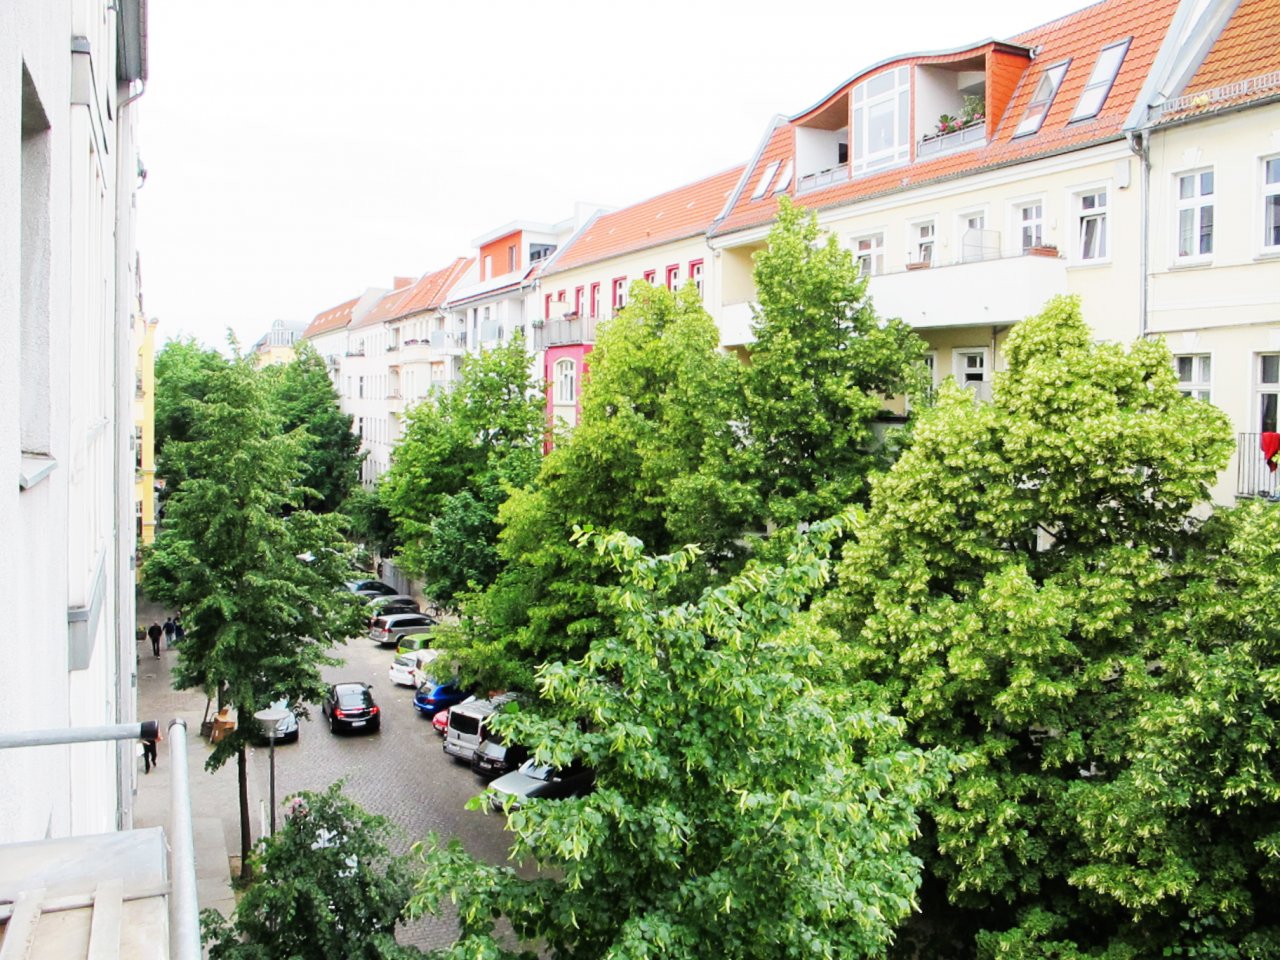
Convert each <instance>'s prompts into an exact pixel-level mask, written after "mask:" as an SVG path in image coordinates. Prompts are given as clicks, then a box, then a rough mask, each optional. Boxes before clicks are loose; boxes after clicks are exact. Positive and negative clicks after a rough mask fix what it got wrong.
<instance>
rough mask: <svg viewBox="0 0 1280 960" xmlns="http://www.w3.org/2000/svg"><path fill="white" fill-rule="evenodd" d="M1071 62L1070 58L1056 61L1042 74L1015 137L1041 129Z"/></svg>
mask: <svg viewBox="0 0 1280 960" xmlns="http://www.w3.org/2000/svg"><path fill="white" fill-rule="evenodd" d="M1070 64H1071V61H1070V60H1064V61H1063V62H1062V63H1055V64H1054V65H1053V66H1052V67H1046V68H1045V71H1044V73H1042V74H1040V82H1039V83H1038V84H1036V92H1035V93H1034V94H1033V95H1032V97H1031V102H1030V103H1028V104H1027V112H1026V113H1024V114H1023V115H1022V122H1021V123H1019V124H1018V129H1017V130H1015V131H1014V133H1013V135H1014V136H1015V137H1021V136H1025V135H1026V134H1028V133H1035V132H1036V131H1037V130H1039V129H1040V126H1041V125H1042V124H1043V123H1044V118H1045V117H1046V116H1048V114H1049V107H1050V106H1052V105H1053V98H1054V97H1055V96H1056V95H1057V93H1058V88H1059V87H1060V86H1062V78H1063V77H1065V76H1066V75H1067V67H1068V66H1070Z"/></svg>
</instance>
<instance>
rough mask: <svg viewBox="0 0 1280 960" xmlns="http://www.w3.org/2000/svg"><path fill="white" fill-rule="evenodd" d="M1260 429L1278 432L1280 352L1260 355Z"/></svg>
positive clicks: (1258, 388) (1264, 431)
mask: <svg viewBox="0 0 1280 960" xmlns="http://www.w3.org/2000/svg"><path fill="white" fill-rule="evenodd" d="M1257 391H1258V430H1259V431H1260V432H1262V433H1275V432H1277V425H1278V423H1280V418H1278V417H1277V412H1278V411H1280V353H1262V354H1259V355H1258V382H1257Z"/></svg>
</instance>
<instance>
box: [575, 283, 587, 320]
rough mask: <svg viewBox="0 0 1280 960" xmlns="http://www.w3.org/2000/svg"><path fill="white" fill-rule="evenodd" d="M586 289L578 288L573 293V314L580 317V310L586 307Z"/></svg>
mask: <svg viewBox="0 0 1280 960" xmlns="http://www.w3.org/2000/svg"><path fill="white" fill-rule="evenodd" d="M586 296H587V288H586V287H578V288H576V289H575V290H574V291H573V312H574V313H576V314H577V315H578V316H582V308H583V307H585V306H586Z"/></svg>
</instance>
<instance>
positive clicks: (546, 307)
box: [542, 293, 551, 320]
mask: <svg viewBox="0 0 1280 960" xmlns="http://www.w3.org/2000/svg"><path fill="white" fill-rule="evenodd" d="M542 319H543V320H550V319H551V294H549V293H548V294H547V296H546V298H545V299H544V300H543V301H542Z"/></svg>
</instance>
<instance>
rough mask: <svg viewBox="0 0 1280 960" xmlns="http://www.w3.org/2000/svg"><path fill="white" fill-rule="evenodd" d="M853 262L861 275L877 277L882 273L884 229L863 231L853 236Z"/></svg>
mask: <svg viewBox="0 0 1280 960" xmlns="http://www.w3.org/2000/svg"><path fill="white" fill-rule="evenodd" d="M853 262H854V263H855V264H856V265H857V267H858V275H859V276H862V277H878V276H880V275H881V274H882V273H884V231H883V230H877V231H876V232H875V233H864V234H863V235H862V236H860V237H854V238H853Z"/></svg>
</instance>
